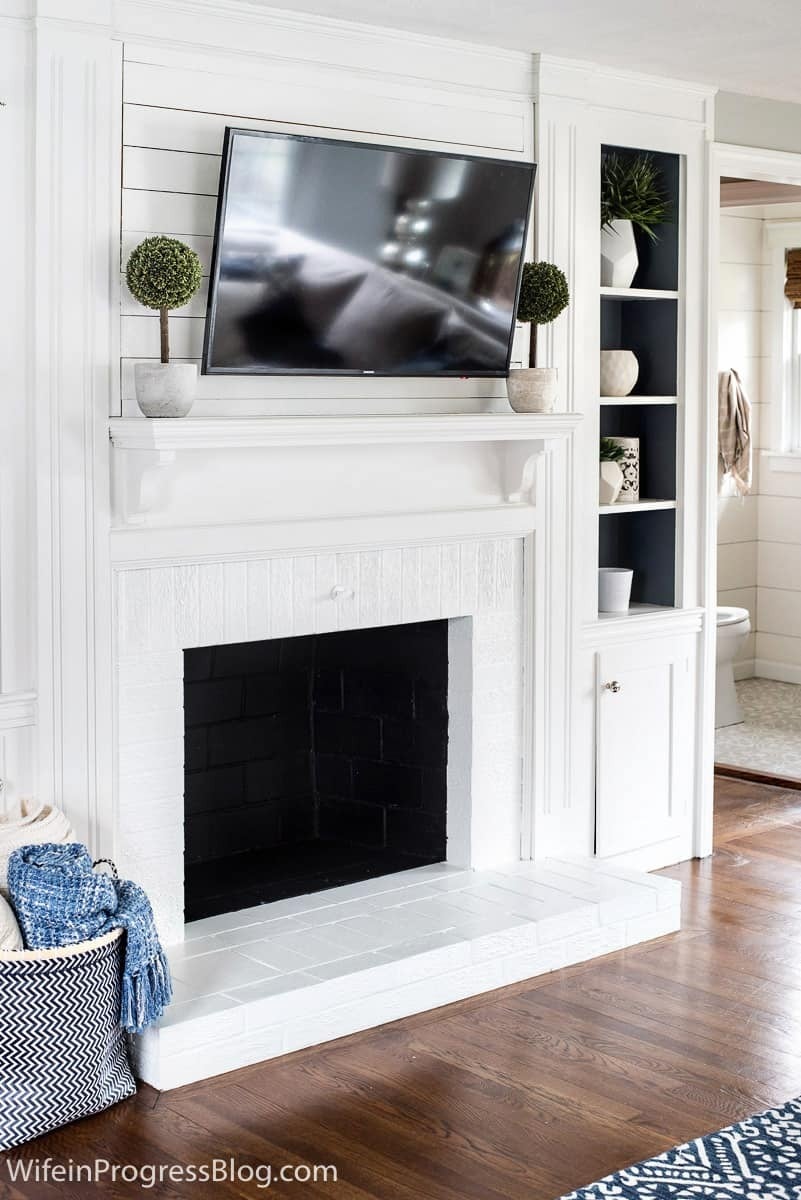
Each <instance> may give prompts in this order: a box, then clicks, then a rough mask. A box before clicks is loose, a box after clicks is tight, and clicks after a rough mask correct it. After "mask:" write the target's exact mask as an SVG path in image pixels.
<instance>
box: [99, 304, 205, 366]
mask: <svg viewBox="0 0 801 1200" xmlns="http://www.w3.org/2000/svg"><path fill="white" fill-rule="evenodd" d="M204 325H205V322H204V320H203V319H202V317H180V316H175V315H173V316H171V317H170V353H171V355H172V356H173V357H174V358H200V355H201V354H202V352H203V328H204ZM120 344H121V347H122V353H123V355H124V356H125V357H126V358H158V355H159V319H158V317H146V316H141V317H123V318H122V328H121V336H120Z"/></svg>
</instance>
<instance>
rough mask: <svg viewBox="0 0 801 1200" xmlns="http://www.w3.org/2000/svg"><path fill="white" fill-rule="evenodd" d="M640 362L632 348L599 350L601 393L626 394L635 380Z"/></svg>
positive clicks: (607, 394)
mask: <svg viewBox="0 0 801 1200" xmlns="http://www.w3.org/2000/svg"><path fill="white" fill-rule="evenodd" d="M639 374H640V364H639V363H638V362H637V355H636V354H635V353H634V351H633V350H602V351H601V395H602V396H628V395H630V394H631V391H632V389H633V387H634V385H635V383H636V382H637V378H638V376H639Z"/></svg>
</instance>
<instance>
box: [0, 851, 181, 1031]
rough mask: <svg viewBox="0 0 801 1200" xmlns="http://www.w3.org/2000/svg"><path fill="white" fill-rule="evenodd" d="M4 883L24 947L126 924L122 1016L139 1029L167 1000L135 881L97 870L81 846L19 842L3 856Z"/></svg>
mask: <svg viewBox="0 0 801 1200" xmlns="http://www.w3.org/2000/svg"><path fill="white" fill-rule="evenodd" d="M8 887H9V892H10V893H11V899H12V902H13V904H14V908H15V909H16V912H17V918H18V920H19V923H20V926H21V928H22V933H23V937H24V938H25V945H26V948H27V949H29V950H40V949H44V948H50V947H53V946H70V945H72V944H73V943H75V942H83V941H87V940H88V939H90V938H95V937H100V936H101V935H102V934H104V933H110V932H111V930H112V929H124V930H125V932H126V934H127V937H126V939H125V964H124V967H123V978H122V1007H121V1012H120V1022H121V1024H122V1026H123V1028H124V1029H127V1030H128V1031H129V1033H141V1032H142V1030H143V1029H145V1028H146V1027H147V1026H148V1025H150V1024H152V1022H153V1021H157V1020H158V1018H159V1017H160V1016H161V1014H162V1013H163V1011H164V1009H165V1008H166V1007H167V1005H168V1004H169V1003H170V1000H171V999H172V984H171V982H170V970H169V967H168V965H167V959H166V958H165V956H164V951H163V950H162V948H161V943H160V942H159V938H158V933H157V932H156V925H155V921H154V920H153V910H152V909H151V907H150V901H149V900H148V898H147V896H146V895H145V893H144V892H143V891H142V889H141V888H140V887H138V886H137V885H136V884H135V883H130V882H129V881H127V880H124V879H116V878H112V877H111V876H110V875H106V874H104V873H101V872H99V871H95V870H94V864H93V863H92V859H91V857H90V855H89V851H88V850H87V849H86V847H85V846H82V845H80V844H79V843H76V842H73V843H72V844H70V845H67V846H62V845H57V844H56V843H54V842H49V843H45V844H44V845H39V846H22V847H20V849H18V850H15V851H14V853H13V854H12V855H11V857H10V858H9V860H8Z"/></svg>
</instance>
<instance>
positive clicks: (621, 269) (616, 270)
mask: <svg viewBox="0 0 801 1200" xmlns="http://www.w3.org/2000/svg"><path fill="white" fill-rule="evenodd" d="M639 265H640V260H639V258H638V257H637V243H636V242H635V240H634V226H633V225H632V223H631V221H612V223H611V225H607V226H606V227H605V228H604V229H602V230H601V287H614V288H629V287H631V284H632V280H633V279H634V276H635V275H636V274H637V267H638V266H639Z"/></svg>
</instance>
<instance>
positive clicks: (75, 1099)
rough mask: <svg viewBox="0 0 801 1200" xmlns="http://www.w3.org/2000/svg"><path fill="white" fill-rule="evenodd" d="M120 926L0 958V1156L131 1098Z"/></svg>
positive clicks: (0, 955) (5, 953)
mask: <svg viewBox="0 0 801 1200" xmlns="http://www.w3.org/2000/svg"><path fill="white" fill-rule="evenodd" d="M122 947H123V942H122V930H120V929H116V930H114V931H113V932H112V933H108V934H105V935H104V936H103V937H99V938H94V939H93V940H92V941H89V942H79V943H78V944H77V945H75V946H66V947H64V948H63V949H58V950H17V951H13V950H11V951H4V952H0V1150H8V1149H9V1148H10V1147H11V1146H18V1145H19V1144H20V1143H21V1142H27V1141H30V1139H31V1138H35V1137H39V1136H40V1135H41V1134H43V1133H48V1132H49V1131H50V1130H51V1129H57V1128H58V1127H59V1126H60V1125H66V1124H67V1123H68V1122H70V1121H76V1120H78V1119H80V1118H81V1117H88V1116H90V1115H91V1114H92V1113H96V1112H100V1111H101V1110H102V1109H104V1108H108V1107H109V1106H110V1105H112V1104H116V1103H117V1101H119V1100H124V1099H125V1098H126V1096H132V1095H133V1094H134V1093H135V1092H136V1084H135V1083H134V1078H133V1075H132V1074H131V1068H130V1066H129V1065H128V1048H127V1042H126V1037H125V1033H124V1031H123V1029H122V1027H121V1025H120V990H121V978H122Z"/></svg>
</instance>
